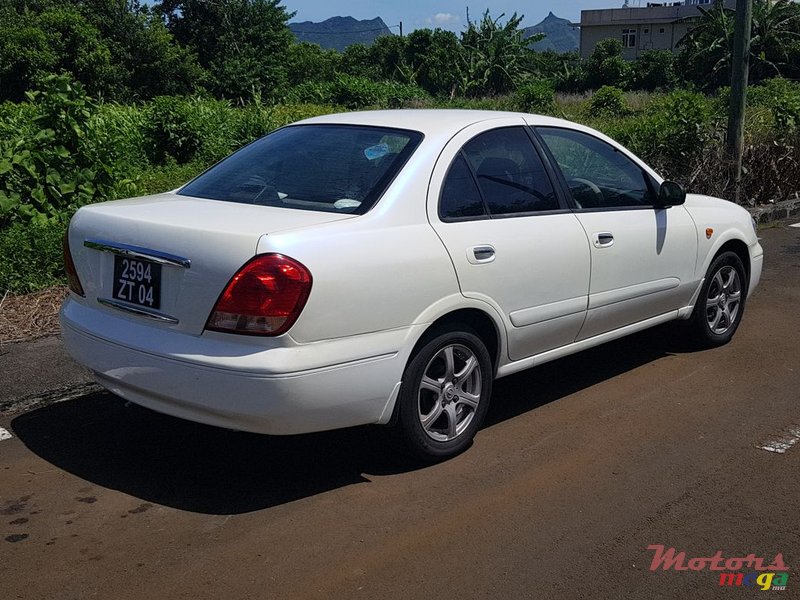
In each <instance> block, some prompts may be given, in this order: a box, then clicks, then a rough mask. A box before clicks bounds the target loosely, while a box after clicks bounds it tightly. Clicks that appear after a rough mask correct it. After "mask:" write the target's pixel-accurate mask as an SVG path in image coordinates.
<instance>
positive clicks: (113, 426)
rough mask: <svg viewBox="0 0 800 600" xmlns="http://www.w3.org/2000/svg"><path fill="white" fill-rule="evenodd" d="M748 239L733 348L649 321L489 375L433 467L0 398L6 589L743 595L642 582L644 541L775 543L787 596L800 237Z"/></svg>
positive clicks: (685, 578)
mask: <svg viewBox="0 0 800 600" xmlns="http://www.w3.org/2000/svg"><path fill="white" fill-rule="evenodd" d="M762 236H763V241H762V244H763V245H764V248H765V250H766V266H765V272H764V276H763V281H762V284H761V287H760V288H759V290H758V292H757V293H756V295H755V296H754V297H753V298H752V299H751V301H750V303H749V304H748V306H747V310H746V314H745V318H744V322H743V324H742V326H741V328H740V330H739V332H738V334H737V336H736V337H735V339H734V340H733V342H732V343H730V344H729V345H727V346H726V347H724V348H720V349H716V350H711V351H704V352H691V351H689V350H688V349H687V348H686V347H685V345H684V344H683V343H682V341H681V338H680V336H677V335H676V334H675V333H674V329H673V328H670V327H661V328H658V329H654V330H651V331H649V332H644V333H642V334H639V335H636V336H633V337H630V338H627V339H623V340H620V341H618V342H614V343H611V344H607V345H605V346H602V347H600V348H596V349H593V350H590V351H587V352H584V353H582V354H580V355H576V356H573V357H570V358H567V359H564V360H561V361H558V362H554V363H551V364H549V365H545V366H543V367H540V368H538V369H535V370H532V371H528V372H526V373H523V374H519V375H516V376H513V377H509V378H506V379H503V380H500V381H498V382H497V383H496V387H495V394H494V398H493V405H492V408H491V410H490V413H489V418H488V423H487V424H486V426H485V427H484V429H483V430H482V431H481V432H480V433H479V434H478V436H477V438H476V442H475V444H474V446H473V447H472V448H471V449H470V450H469V451H467V452H466V453H465V454H463V455H462V456H460V457H458V458H456V459H454V460H451V461H449V462H446V463H444V464H440V465H437V466H432V467H425V468H419V467H416V466H415V465H413V464H411V463H409V462H407V461H406V460H404V459H403V458H401V457H398V456H395V454H394V453H393V452H392V450H391V447H390V446H387V445H386V444H385V438H384V431H383V430H381V429H378V428H358V429H351V430H346V431H339V432H332V433H325V434H315V435H308V436H300V437H293V438H270V437H261V436H256V435H250V434H243V433H235V432H228V431H224V430H219V429H214V428H211V427H205V426H201V425H195V424H192V423H186V422H182V421H179V420H176V419H173V418H169V417H166V416H162V415H159V414H156V413H152V412H149V411H147V410H144V409H141V408H137V407H135V406H130V405H126V404H125V402H124V401H122V400H120V399H118V398H115V397H113V396H111V395H109V394H106V393H101V392H93V393H91V392H90V393H89V394H86V395H82V396H80V397H77V398H73V399H71V400H66V401H62V402H53V400H54V399H57V398H52V397H51V398H49V399H45V400H43V401H38V403H33V404H31V403H28V404H25V405H24V406H27V407H28V408H27V409H25V408H22V409H20V408H19V407H17V408H14V406H18V405H14V406H9V405H8V403H6V405H5V406H6V409H5V412H0V427H2V428H5V429H6V430H9V431H10V433H11V435H12V436H13V437H12V438H11V439H7V440H5V441H0V597H2V598H3V600H6V599H9V598H26V599H28V598H31V599H44V598H58V599H70V598H81V599H83V598H90V597H92V598H93V597H97V598H113V599H115V600H116V599H119V600H122V599H127V598H132V599H133V598H135V599H140V598H152V599H161V598H170V599H175V598H192V599H196V598H231V599H233V598H237V599H238V598H333V597H336V598H381V599H384V598H414V599H419V598H503V599H506V598H508V599H514V598H592V599H594V598H688V597H697V598H716V597H720V598H722V597H725V598H731V597H736V598H740V597H741V598H744V597H752V595H754V594H758V593H759V592H758V590H756V589H755V588H750V589H747V590H730V589H723V588H720V586H719V576H718V573H716V572H709V571H707V570H703V571H691V570H689V571H674V570H668V571H664V570H659V571H657V572H652V571H650V570H649V566H650V561H651V559H652V558H653V553H652V552H651V551H650V550H648V549H647V546H649V545H656V544H659V545H664V546H666V547H675V548H676V549H677V550H678V551H681V550H683V551H686V553H687V558H690V557H711V556H713V555H714V554H715V552H717V551H718V550H720V551H722V552H723V554H724V556H725V557H744V556H747V555H749V554H755V555H756V556H763V557H765V558H766V560H767V562H769V561H771V560H772V559H773V557H774V556H775V555H776V554H777V553H782V554H783V558H784V560H785V561H786V564H787V566H788V567H789V569H790V576H789V581H788V584H787V589H786V591H773V592H769V594H770V596H769V597H773V596H774V597H785V598H789V597H800V573H798V566H800V563H799V562H798V561H800V510H798V509H800V480H799V479H798V472H800V443H797V444H796V445H793V444H794V441H796V440H797V437H798V436H800V404H799V403H798V398H799V396H800V393H798V390H799V389H800V360H798V356H800V353H799V352H798V350H800V343H798V337H797V336H798V332H800V310H798V307H800V228H789V227H787V226H785V225H783V226H780V227H776V228H771V229H766V230H764V231H762ZM2 360H6V364H5V366H4V368H5V367H7V366H9V365H10V364H11V359H10V358H3V357H0V361H2ZM0 366H2V365H0ZM28 366H29V368H30V369H31V371H32V372H33V373H36V369H37V368H41V369H42V372H43V373H44V372H46V370H47V367H46V366H45V365H41V366H37V364H36V361H35V360H34V359H32V360H31V361H30V362H29V363H28ZM6 376H8V373H7V372H6ZM20 376H22V375H20ZM2 394H3V392H2V391H0V401H1V400H2ZM0 406H2V404H0ZM31 406H33V407H34V408H33V409H31ZM37 406H38V407H37ZM793 432H794V433H793ZM0 434H2V431H0ZM781 444H783V446H781ZM759 446H770V447H772V448H773V449H781V448H784V449H786V448H788V450H787V451H786V452H784V453H780V452H771V451H767V450H764V449H762V448H760V447H759ZM745 571H748V569H745Z"/></svg>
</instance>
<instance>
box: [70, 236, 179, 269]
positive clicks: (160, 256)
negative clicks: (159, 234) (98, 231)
mask: <svg viewBox="0 0 800 600" xmlns="http://www.w3.org/2000/svg"><path fill="white" fill-rule="evenodd" d="M83 245H84V246H86V247H87V248H92V249H94V250H100V251H101V252H111V253H113V254H121V255H122V256H132V257H134V258H143V259H145V260H150V261H153V262H156V263H159V264H162V265H172V266H175V267H182V268H184V269H189V268H190V267H191V266H192V261H191V260H189V259H188V258H184V257H182V256H176V255H174V254H169V253H167V252H159V251H158V250H151V249H150V248H142V247H140V246H129V245H128V244H118V243H116V242H109V241H108V240H86V241H84V242H83Z"/></svg>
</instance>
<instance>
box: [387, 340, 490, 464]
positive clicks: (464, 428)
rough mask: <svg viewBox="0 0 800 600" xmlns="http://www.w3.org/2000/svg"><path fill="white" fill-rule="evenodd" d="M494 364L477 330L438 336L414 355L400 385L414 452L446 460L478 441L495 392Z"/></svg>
mask: <svg viewBox="0 0 800 600" xmlns="http://www.w3.org/2000/svg"><path fill="white" fill-rule="evenodd" d="M492 375H493V373H492V362H491V357H490V356H489V352H488V351H487V350H486V346H485V344H484V343H483V342H482V341H481V339H480V338H479V337H478V336H477V335H475V334H474V333H473V332H471V331H464V330H457V329H450V330H444V331H441V332H440V333H438V334H435V335H433V336H432V337H431V339H430V340H429V341H428V342H427V343H425V344H424V345H423V346H422V347H421V348H420V349H419V350H418V351H417V352H416V354H415V355H414V356H413V357H412V358H411V361H410V362H409V363H408V366H407V367H406V370H405V373H404V374H403V384H402V386H401V388H400V396H399V398H398V402H399V403H400V407H399V408H400V421H399V426H400V433H401V435H402V438H403V441H404V442H405V445H406V447H407V448H408V449H409V451H410V452H411V453H412V454H414V455H415V456H416V457H417V458H421V459H423V460H426V461H439V460H445V459H447V458H450V457H452V456H455V455H456V454H459V453H460V452H462V451H464V450H465V449H466V448H467V447H468V446H469V445H470V443H471V442H472V439H473V438H474V437H475V433H476V432H477V431H478V428H479V427H480V425H481V423H482V422H483V418H484V416H485V415H486V411H487V409H488V408H489V397H490V396H491V393H492Z"/></svg>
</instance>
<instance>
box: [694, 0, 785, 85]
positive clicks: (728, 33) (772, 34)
mask: <svg viewBox="0 0 800 600" xmlns="http://www.w3.org/2000/svg"><path fill="white" fill-rule="evenodd" d="M698 9H699V10H700V17H698V18H697V19H696V20H695V21H694V23H693V28H692V29H691V30H690V31H689V33H688V34H686V36H684V38H683V39H682V40H681V41H680V42H679V47H680V48H681V53H680V55H679V58H678V61H679V66H680V69H681V71H682V72H683V73H684V74H685V76H686V77H687V78H688V79H689V80H691V81H693V82H694V83H696V84H697V85H698V86H700V87H702V88H704V89H716V88H718V87H721V86H724V85H728V83H729V82H730V78H731V56H732V53H733V37H734V36H733V30H734V23H735V13H734V11H732V10H729V9H727V8H725V7H724V5H723V4H722V3H720V2H718V3H716V4H715V5H714V6H713V7H712V8H710V9H705V8H702V7H698ZM798 50H800V5H798V4H797V3H795V2H790V1H789V0H772V1H769V0H755V1H754V3H753V25H752V34H751V45H750V80H751V81H752V82H754V83H755V82H758V81H761V80H763V79H765V78H768V77H775V76H777V75H784V74H785V75H790V76H791V75H792V74H794V75H796V74H797V70H798V65H797V60H796V59H797V57H798V56H800V52H798Z"/></svg>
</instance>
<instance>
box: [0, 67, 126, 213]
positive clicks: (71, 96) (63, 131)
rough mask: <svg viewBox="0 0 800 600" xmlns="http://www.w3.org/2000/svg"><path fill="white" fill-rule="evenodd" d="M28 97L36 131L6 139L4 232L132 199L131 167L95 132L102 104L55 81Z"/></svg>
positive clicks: (0, 194)
mask: <svg viewBox="0 0 800 600" xmlns="http://www.w3.org/2000/svg"><path fill="white" fill-rule="evenodd" d="M27 96H28V100H29V102H30V103H31V104H33V105H34V107H35V109H34V111H33V113H32V114H33V115H34V116H33V118H32V127H31V128H29V129H27V130H25V131H23V132H22V133H21V134H20V135H17V136H16V137H8V138H7V139H5V140H0V227H3V226H4V225H7V224H9V223H11V222H13V221H24V222H27V221H34V220H35V221H39V222H44V221H47V220H52V219H56V218H59V217H60V216H62V215H64V214H67V215H69V214H71V212H72V211H74V210H75V209H76V208H78V207H79V206H81V205H83V204H88V203H90V202H96V201H99V200H107V199H113V198H117V197H120V196H121V195H130V193H131V192H132V191H133V190H134V186H133V182H132V181H131V180H130V179H129V178H128V177H127V175H128V173H129V170H130V167H129V166H128V165H125V164H124V163H122V162H120V161H119V160H117V157H116V156H115V154H114V149H113V145H112V144H111V143H109V140H108V139H107V137H106V136H105V135H104V134H103V133H102V132H101V131H98V130H97V129H95V128H94V127H93V123H92V115H93V114H94V112H95V111H96V110H97V105H96V104H95V103H94V102H93V101H92V100H91V99H90V98H89V97H88V96H86V94H85V92H84V90H83V87H82V86H81V85H80V84H79V83H73V82H71V81H70V80H69V78H67V77H66V76H51V77H48V78H47V79H46V80H45V84H44V89H43V90H42V91H37V92H28V93H27ZM34 132H35V133H34Z"/></svg>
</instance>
